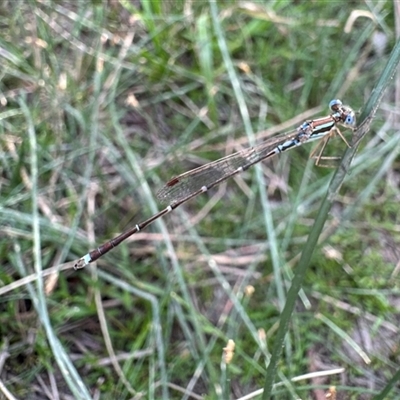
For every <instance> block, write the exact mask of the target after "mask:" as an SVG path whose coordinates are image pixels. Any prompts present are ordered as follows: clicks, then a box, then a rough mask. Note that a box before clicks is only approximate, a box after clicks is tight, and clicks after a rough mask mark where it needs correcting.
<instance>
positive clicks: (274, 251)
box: [209, 0, 285, 310]
mask: <svg viewBox="0 0 400 400" xmlns="http://www.w3.org/2000/svg"><path fill="white" fill-rule="evenodd" d="M209 4H210V9H211V17H212V20H213V26H214V30H215V33H216V36H217V40H218V46H219V49H220V51H221V54H222V58H223V60H224V64H225V67H226V69H227V72H228V75H229V79H230V81H231V83H232V87H233V90H234V93H235V97H236V101H237V103H238V105H239V110H240V113H241V116H242V120H243V124H244V128H245V132H246V135H247V137H248V139H249V143H250V145H254V143H255V135H254V132H253V129H252V126H251V123H250V116H249V112H248V109H247V105H246V103H245V100H244V95H243V92H242V89H241V86H240V82H239V78H238V76H237V74H236V71H235V68H234V66H233V63H232V60H231V57H230V55H229V51H228V47H227V44H226V40H225V37H224V33H223V30H222V28H221V25H220V20H219V18H218V9H217V4H216V3H215V2H214V1H212V0H210V1H209ZM260 168H261V167H260V166H259V165H255V171H256V178H257V183H258V187H259V192H260V197H261V204H262V206H263V211H264V213H263V215H264V220H265V225H266V230H267V234H268V242H269V245H270V251H271V259H272V265H273V269H274V282H275V285H276V290H277V293H278V299H279V308H280V309H281V310H282V309H283V305H284V303H285V290H284V285H283V280H282V276H281V272H280V267H279V266H280V264H281V263H280V257H279V251H278V245H277V240H276V234H275V228H274V224H273V219H272V214H271V209H270V207H269V201H268V196H267V192H266V188H265V185H264V182H263V178H262V173H261V169H260Z"/></svg>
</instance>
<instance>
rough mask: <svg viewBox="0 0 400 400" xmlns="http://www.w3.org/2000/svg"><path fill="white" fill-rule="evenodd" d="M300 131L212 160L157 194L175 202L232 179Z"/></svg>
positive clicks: (168, 183) (171, 182)
mask: <svg viewBox="0 0 400 400" xmlns="http://www.w3.org/2000/svg"><path fill="white" fill-rule="evenodd" d="M297 134H298V130H294V131H292V132H289V133H285V134H282V135H280V136H277V137H273V138H271V139H268V140H266V141H264V142H262V143H260V144H258V145H256V146H254V147H250V148H248V149H245V150H241V151H238V152H237V153H234V154H231V155H229V156H226V157H223V158H220V159H219V160H216V161H212V162H210V163H207V164H205V165H202V166H200V167H198V168H195V169H192V170H191V171H188V172H185V173H183V174H181V175H178V176H176V177H174V178H172V179H171V180H169V181H168V182H167V183H166V184H165V185H164V187H162V188H161V190H159V192H158V193H157V197H158V199H159V200H160V201H161V202H162V203H174V202H178V201H180V200H181V199H184V198H185V197H187V196H189V195H190V194H192V193H194V192H196V191H198V190H200V189H201V188H202V187H203V186H205V187H207V188H208V187H209V186H210V185H212V184H213V183H214V182H216V181H219V182H222V181H223V180H225V179H227V178H229V177H231V176H232V175H234V174H236V173H237V170H238V168H243V169H246V168H248V167H250V166H252V165H254V164H256V163H258V162H259V161H261V160H264V159H266V158H268V157H271V156H273V155H275V153H274V152H273V150H274V149H276V147H277V146H279V145H280V144H283V143H285V142H287V141H290V140H292V139H293V138H295V137H296V136H297Z"/></svg>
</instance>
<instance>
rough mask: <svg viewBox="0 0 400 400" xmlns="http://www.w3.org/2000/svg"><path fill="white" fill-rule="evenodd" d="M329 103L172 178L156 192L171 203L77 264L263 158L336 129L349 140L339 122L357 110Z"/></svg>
mask: <svg viewBox="0 0 400 400" xmlns="http://www.w3.org/2000/svg"><path fill="white" fill-rule="evenodd" d="M329 107H330V109H331V111H332V113H331V114H330V115H328V116H326V117H322V118H317V119H314V120H311V121H305V122H303V123H302V124H301V125H300V126H299V127H298V128H297V129H295V130H294V131H292V132H289V133H286V134H282V135H280V136H277V137H273V138H271V139H268V140H266V141H264V142H262V143H260V144H258V145H256V146H254V147H250V148H248V149H245V150H242V151H239V152H237V153H234V154H231V155H229V156H227V157H223V158H221V159H219V160H217V161H213V162H210V163H208V164H205V165H203V166H201V167H198V168H195V169H192V170H191V171H188V172H185V173H183V174H181V175H178V176H176V177H174V178H172V179H171V180H170V181H168V182H167V183H166V184H165V186H164V187H163V188H162V189H161V190H160V191H159V192H158V193H157V197H158V199H159V200H160V201H161V202H168V203H169V206H168V207H166V208H164V209H163V210H162V211H160V212H158V213H157V214H154V215H153V216H152V217H150V218H149V219H147V220H145V221H143V222H141V223H140V224H137V225H135V226H134V227H133V228H131V229H130V230H128V231H126V232H123V233H121V234H120V235H119V236H117V237H115V238H114V239H111V240H110V241H108V242H106V243H104V244H103V245H101V246H100V247H98V248H97V249H95V250H92V251H91V252H89V253H88V254H86V255H85V256H83V257H82V258H80V259H79V260H78V261H77V262H76V263H75V265H74V268H75V269H80V268H83V267H85V266H86V265H88V264H89V263H91V262H93V261H96V260H98V259H99V258H100V257H101V256H103V255H104V254H106V253H108V252H109V251H110V250H111V249H113V248H114V247H116V246H118V245H119V244H120V243H122V242H123V241H124V240H126V239H127V238H128V237H130V236H131V235H133V234H135V233H137V232H139V231H141V230H142V229H144V228H146V227H147V226H148V225H150V224H151V223H152V222H154V221H155V220H157V219H158V218H161V217H162V216H164V215H165V214H168V213H169V212H171V211H172V210H174V209H175V208H177V207H179V206H180V205H181V204H183V203H185V202H187V201H188V200H190V199H192V198H194V197H196V196H197V195H199V194H200V193H204V192H206V191H207V190H209V189H211V188H213V187H214V186H216V185H218V184H220V183H221V182H223V181H225V180H226V179H228V178H231V177H232V176H234V175H236V174H239V173H240V172H243V171H244V170H246V169H248V168H249V167H251V166H252V165H254V164H257V163H258V162H260V161H262V160H265V159H267V158H269V157H272V156H274V155H276V154H279V153H282V152H284V151H286V150H289V149H291V148H293V147H296V146H300V145H302V144H304V143H308V142H311V141H313V140H317V139H321V138H323V137H325V138H326V139H328V138H329V137H330V136H332V135H334V134H335V132H337V133H339V135H340V136H341V137H342V139H343V140H344V141H345V142H346V139H345V138H344V137H343V136H342V135H341V133H340V131H339V129H338V127H337V124H340V125H343V126H344V127H346V128H350V129H353V128H354V127H355V124H356V118H355V114H354V111H353V110H352V109H351V108H350V107H348V106H344V105H343V104H342V102H341V101H340V100H332V101H331V102H330V103H329ZM346 144H347V142H346Z"/></svg>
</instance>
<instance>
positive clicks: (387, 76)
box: [262, 40, 400, 400]
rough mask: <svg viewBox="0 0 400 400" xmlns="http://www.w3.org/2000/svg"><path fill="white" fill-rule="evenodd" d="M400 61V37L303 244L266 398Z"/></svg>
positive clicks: (266, 385)
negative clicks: (311, 270)
mask: <svg viewBox="0 0 400 400" xmlns="http://www.w3.org/2000/svg"><path fill="white" fill-rule="evenodd" d="M399 61H400V40H398V41H397V43H396V45H395V47H394V49H393V51H392V53H391V55H390V57H389V60H388V62H387V64H386V67H385V69H384V71H383V72H382V74H381V76H380V78H379V81H378V83H377V84H376V86H375V88H374V90H373V91H372V93H371V96H370V98H369V99H368V101H367V104H366V105H365V107H364V109H363V112H362V113H361V116H360V121H361V123H360V124H359V125H358V128H357V130H356V131H355V134H354V136H353V140H352V143H351V144H352V147H351V148H348V149H347V150H346V152H345V154H344V156H343V159H342V162H341V165H340V167H339V168H338V169H337V171H336V173H335V175H334V177H333V178H332V181H331V184H330V186H329V189H328V192H327V194H326V196H325V198H324V200H323V201H322V204H321V207H320V210H319V212H318V215H317V217H316V219H315V222H314V225H313V227H312V229H311V232H310V235H309V237H308V240H307V243H306V244H305V246H304V249H303V252H302V254H301V258H300V261H299V264H298V265H297V268H296V273H295V276H294V278H293V281H292V285H291V287H290V289H289V292H288V296H287V301H286V304H285V307H284V310H283V311H282V314H281V320H280V325H279V328H278V332H277V335H276V339H275V343H274V347H273V349H272V356H271V360H270V364H269V365H268V368H267V373H266V379H265V385H264V393H263V396H262V399H263V400H267V399H270V398H271V394H272V387H273V383H274V379H275V374H276V370H277V368H278V361H279V359H280V356H281V353H282V346H283V343H284V340H285V336H286V333H287V330H288V326H289V322H290V317H291V315H292V312H293V309H294V306H295V303H296V300H297V296H298V293H299V290H300V288H301V285H302V282H303V280H304V277H305V274H306V271H307V267H308V265H309V264H310V261H311V257H312V255H313V253H314V250H315V247H316V245H317V243H318V238H319V236H320V234H321V232H322V228H323V227H324V224H325V221H326V219H327V217H328V213H329V210H330V209H331V206H332V203H333V201H334V199H335V198H336V195H337V193H338V192H339V189H340V187H341V185H342V183H343V180H344V178H345V176H346V173H347V171H348V169H349V167H350V163H351V161H352V159H353V158H354V155H355V153H356V151H357V148H358V145H359V143H360V141H361V140H362V138H363V137H364V136H365V135H366V134H367V133H368V131H369V127H370V125H371V122H372V119H373V118H374V115H375V113H376V111H377V109H378V106H379V103H380V101H381V100H382V97H383V95H384V93H385V91H386V89H387V87H388V86H389V84H390V82H391V80H392V77H393V74H394V73H395V71H396V69H397V66H398V64H399Z"/></svg>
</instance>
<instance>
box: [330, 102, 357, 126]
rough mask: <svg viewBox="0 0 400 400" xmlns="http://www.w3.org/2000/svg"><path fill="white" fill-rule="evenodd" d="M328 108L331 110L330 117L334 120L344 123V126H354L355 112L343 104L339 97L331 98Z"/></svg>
mask: <svg viewBox="0 0 400 400" xmlns="http://www.w3.org/2000/svg"><path fill="white" fill-rule="evenodd" d="M329 108H330V109H331V110H332V111H333V114H332V117H333V118H334V119H335V121H336V122H339V123H340V124H342V125H344V126H345V127H346V128H354V127H355V126H356V114H355V112H354V111H353V109H352V108H351V107H349V106H344V105H343V103H342V102H341V101H340V100H339V99H335V100H331V101H330V103H329Z"/></svg>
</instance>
